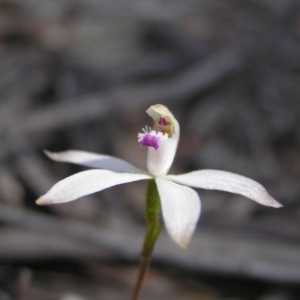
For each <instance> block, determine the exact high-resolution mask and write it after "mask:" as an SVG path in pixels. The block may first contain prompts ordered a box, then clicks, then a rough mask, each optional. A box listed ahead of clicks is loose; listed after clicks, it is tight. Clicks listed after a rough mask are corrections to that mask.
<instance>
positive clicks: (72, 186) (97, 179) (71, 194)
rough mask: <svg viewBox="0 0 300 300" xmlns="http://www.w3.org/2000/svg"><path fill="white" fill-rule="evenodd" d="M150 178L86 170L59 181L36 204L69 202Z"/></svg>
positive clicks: (142, 175) (140, 175)
mask: <svg viewBox="0 0 300 300" xmlns="http://www.w3.org/2000/svg"><path fill="white" fill-rule="evenodd" d="M150 178H151V177H150V176H149V175H144V174H129V173H115V172H112V171H107V170H88V171H84V172H80V173H77V174H75V175H72V176H70V177H67V178H65V179H63V180H61V181H59V182H58V183H57V184H55V185H54V186H53V187H52V188H51V189H50V190H49V191H48V192H47V193H46V194H45V195H43V196H42V197H40V198H39V199H38V200H37V201H36V203H37V204H39V205H47V204H54V203H64V202H69V201H72V200H75V199H77V198H80V197H83V196H86V195H89V194H92V193H95V192H99V191H101V190H104V189H106V188H109V187H111V186H114V185H118V184H122V183H127V182H132V181H137V180H143V179H150Z"/></svg>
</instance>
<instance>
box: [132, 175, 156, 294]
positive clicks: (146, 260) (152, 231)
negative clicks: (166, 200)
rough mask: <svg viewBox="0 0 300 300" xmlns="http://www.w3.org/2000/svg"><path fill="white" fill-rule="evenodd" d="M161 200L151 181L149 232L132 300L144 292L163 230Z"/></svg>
mask: <svg viewBox="0 0 300 300" xmlns="http://www.w3.org/2000/svg"><path fill="white" fill-rule="evenodd" d="M160 212H161V207H160V198H159V194H158V191H157V187H156V182H155V180H154V179H151V180H149V182H148V188H147V201H146V225H147V232H146V236H145V239H144V245H143V250H142V253H141V260H140V270H139V276H138V279H137V283H136V286H135V289H134V293H133V298H132V300H138V299H139V295H140V293H141V290H142V286H143V283H144V279H145V275H146V272H147V269H148V267H149V264H150V260H151V256H152V252H153V249H154V246H155V243H156V240H157V238H158V236H159V233H160V229H161V219H160Z"/></svg>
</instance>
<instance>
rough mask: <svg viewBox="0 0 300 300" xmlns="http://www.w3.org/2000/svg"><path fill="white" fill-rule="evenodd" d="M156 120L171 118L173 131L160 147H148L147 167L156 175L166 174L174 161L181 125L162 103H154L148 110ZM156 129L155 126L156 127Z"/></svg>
mask: <svg viewBox="0 0 300 300" xmlns="http://www.w3.org/2000/svg"><path fill="white" fill-rule="evenodd" d="M146 112H147V113H148V115H149V116H150V117H152V118H153V120H154V122H157V120H158V119H159V118H160V117H168V118H169V119H170V120H171V127H172V130H171V133H169V134H170V135H169V137H168V139H165V140H163V141H161V143H160V145H159V149H158V150H156V149H154V148H149V149H148V158H147V168H148V171H149V173H150V174H152V175H154V176H161V175H166V174H167V173H168V172H169V170H170V168H171V165H172V163H173V160H174V157H175V154H176V151H177V146H178V142H179V137H180V126H179V123H178V122H177V120H176V119H175V117H174V116H173V115H172V113H171V112H170V111H169V110H168V108H166V107H165V106H163V105H161V104H157V105H152V106H150V108H148V109H147V111H146ZM154 129H155V127H154Z"/></svg>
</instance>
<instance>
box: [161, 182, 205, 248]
mask: <svg viewBox="0 0 300 300" xmlns="http://www.w3.org/2000/svg"><path fill="white" fill-rule="evenodd" d="M156 184H157V189H158V193H159V196H160V200H161V206H162V214H163V219H164V222H165V225H166V228H167V231H168V233H169V234H170V236H171V238H172V239H173V240H174V241H175V242H176V243H177V244H178V245H179V246H180V247H182V248H187V246H188V244H189V242H190V239H191V237H192V235H193V232H194V230H195V228H196V224H197V221H198V219H199V216H200V210H201V205H200V198H199V196H198V194H197V193H196V192H195V191H194V190H192V189H191V188H189V187H186V186H182V185H179V184H176V183H174V182H171V181H168V180H165V179H162V178H156Z"/></svg>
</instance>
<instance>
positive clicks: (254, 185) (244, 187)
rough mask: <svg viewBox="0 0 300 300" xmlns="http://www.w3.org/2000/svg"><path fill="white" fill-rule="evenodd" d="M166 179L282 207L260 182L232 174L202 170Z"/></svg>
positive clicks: (169, 176)
mask: <svg viewBox="0 0 300 300" xmlns="http://www.w3.org/2000/svg"><path fill="white" fill-rule="evenodd" d="M165 178H168V179H169V180H172V181H174V182H177V183H180V184H184V185H188V186H192V187H197V188H202V189H208V190H220V191H226V192H230V193H235V194H240V195H243V196H245V197H247V198H249V199H252V200H254V201H256V202H258V203H260V204H262V205H266V206H273V207H281V206H282V205H281V204H280V203H279V202H277V201H276V200H275V199H273V198H272V197H271V196H270V195H269V194H268V192H267V191H266V189H265V188H264V187H263V186H262V185H261V184H259V183H258V182H256V181H254V180H252V179H250V178H247V177H244V176H241V175H238V174H234V173H230V172H225V171H218V170H200V171H195V172H191V173H187V174H182V175H168V176H165Z"/></svg>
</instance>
